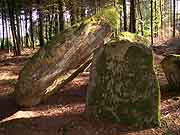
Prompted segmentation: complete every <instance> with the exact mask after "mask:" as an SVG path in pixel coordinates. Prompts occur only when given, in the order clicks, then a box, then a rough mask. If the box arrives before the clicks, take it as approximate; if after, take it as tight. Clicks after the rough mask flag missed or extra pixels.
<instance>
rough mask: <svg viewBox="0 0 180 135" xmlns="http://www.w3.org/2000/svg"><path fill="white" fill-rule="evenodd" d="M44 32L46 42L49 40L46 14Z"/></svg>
mask: <svg viewBox="0 0 180 135" xmlns="http://www.w3.org/2000/svg"><path fill="white" fill-rule="evenodd" d="M45 32H46V42H48V41H49V38H48V17H47V16H46V27H45Z"/></svg>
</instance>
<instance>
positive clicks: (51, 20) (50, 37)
mask: <svg viewBox="0 0 180 135" xmlns="http://www.w3.org/2000/svg"><path fill="white" fill-rule="evenodd" d="M48 19H49V40H51V39H52V34H53V32H52V27H53V14H52V15H51V14H49V15H48Z"/></svg>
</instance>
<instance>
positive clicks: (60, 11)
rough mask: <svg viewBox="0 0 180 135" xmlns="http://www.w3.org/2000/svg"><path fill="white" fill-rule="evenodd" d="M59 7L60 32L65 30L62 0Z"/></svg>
mask: <svg viewBox="0 0 180 135" xmlns="http://www.w3.org/2000/svg"><path fill="white" fill-rule="evenodd" d="M58 9H59V32H61V31H63V30H64V11H63V2H62V0H59V1H58Z"/></svg>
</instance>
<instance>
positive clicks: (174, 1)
mask: <svg viewBox="0 0 180 135" xmlns="http://www.w3.org/2000/svg"><path fill="white" fill-rule="evenodd" d="M175 36H176V0H173V37H175Z"/></svg>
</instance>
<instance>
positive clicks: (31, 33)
mask: <svg viewBox="0 0 180 135" xmlns="http://www.w3.org/2000/svg"><path fill="white" fill-rule="evenodd" d="M32 10H33V9H32V8H31V9H30V11H29V14H30V17H29V22H30V26H29V27H30V35H31V46H32V47H33V49H34V48H35V46H34V34H33V19H32V18H33V16H32Z"/></svg>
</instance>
